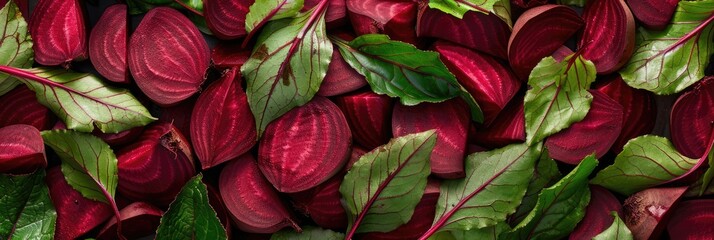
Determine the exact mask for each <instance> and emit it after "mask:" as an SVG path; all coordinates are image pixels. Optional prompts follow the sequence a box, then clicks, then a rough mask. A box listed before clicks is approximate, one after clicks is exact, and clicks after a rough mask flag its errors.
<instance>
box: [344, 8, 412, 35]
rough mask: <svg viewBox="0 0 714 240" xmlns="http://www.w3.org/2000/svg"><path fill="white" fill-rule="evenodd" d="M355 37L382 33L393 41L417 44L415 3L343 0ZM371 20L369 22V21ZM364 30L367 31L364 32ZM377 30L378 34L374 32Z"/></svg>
mask: <svg viewBox="0 0 714 240" xmlns="http://www.w3.org/2000/svg"><path fill="white" fill-rule="evenodd" d="M345 3H347V11H348V15H349V16H350V21H351V22H352V25H353V27H354V29H355V32H356V33H357V35H364V34H369V33H384V34H387V35H389V37H390V38H391V39H393V40H398V41H402V42H407V43H411V44H416V43H417V38H416V31H415V30H414V28H415V26H416V16H417V3H416V2H412V1H403V0H345ZM370 20H371V21H370ZM365 30H369V32H366V31H365ZM374 30H377V31H378V32H374Z"/></svg>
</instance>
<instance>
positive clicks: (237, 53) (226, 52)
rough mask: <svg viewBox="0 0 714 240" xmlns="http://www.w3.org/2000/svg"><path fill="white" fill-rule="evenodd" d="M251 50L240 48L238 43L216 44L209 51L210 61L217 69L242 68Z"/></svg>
mask: <svg viewBox="0 0 714 240" xmlns="http://www.w3.org/2000/svg"><path fill="white" fill-rule="evenodd" d="M250 52H251V49H247V48H246V49H244V48H241V46H240V43H238V42H225V41H223V42H218V43H217V44H216V46H215V47H214V48H213V50H211V61H213V66H214V67H216V68H218V69H228V68H234V67H240V66H243V64H244V63H245V62H246V61H248V58H249V57H250Z"/></svg>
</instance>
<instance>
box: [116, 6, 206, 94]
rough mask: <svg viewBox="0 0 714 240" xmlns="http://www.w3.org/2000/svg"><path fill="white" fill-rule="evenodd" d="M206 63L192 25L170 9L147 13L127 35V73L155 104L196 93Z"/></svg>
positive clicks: (202, 43) (203, 48)
mask: <svg viewBox="0 0 714 240" xmlns="http://www.w3.org/2000/svg"><path fill="white" fill-rule="evenodd" d="M208 64H209V50H208V45H207V44H206V40H204V39H203V36H201V33H200V32H199V31H198V28H196V25H194V24H193V23H192V22H191V21H190V20H188V18H186V17H185V16H184V15H182V14H181V13H180V12H178V11H176V10H174V9H172V8H169V7H157V8H154V9H152V10H151V11H149V13H147V14H146V15H145V16H144V18H143V20H142V21H141V23H139V26H138V27H137V28H136V31H134V33H133V34H132V36H131V41H130V43H129V68H130V69H131V74H132V76H134V80H135V81H136V84H137V85H138V86H139V88H141V91H142V92H144V94H146V96H148V97H149V98H151V100H153V101H154V102H156V103H157V104H159V105H162V106H169V105H174V104H176V103H178V102H180V101H182V100H184V99H186V98H188V97H190V96H191V95H193V94H194V93H196V92H198V90H199V87H200V85H201V83H203V81H204V80H205V79H204V74H205V72H206V69H208Z"/></svg>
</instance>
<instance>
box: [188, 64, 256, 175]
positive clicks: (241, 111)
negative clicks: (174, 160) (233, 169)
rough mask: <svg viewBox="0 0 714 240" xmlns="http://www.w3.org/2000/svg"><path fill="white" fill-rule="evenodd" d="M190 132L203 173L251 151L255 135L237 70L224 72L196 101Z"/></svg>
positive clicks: (251, 117)
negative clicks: (204, 170)
mask: <svg viewBox="0 0 714 240" xmlns="http://www.w3.org/2000/svg"><path fill="white" fill-rule="evenodd" d="M190 128H191V136H193V147H194V150H195V152H196V155H197V156H198V159H199V160H200V161H201V167H202V168H203V169H208V168H211V167H213V166H216V165H218V164H221V163H223V162H225V161H228V160H230V159H233V158H236V157H238V156H240V155H242V154H243V153H245V152H247V151H248V150H250V148H251V147H253V145H254V144H255V142H256V141H257V138H258V135H257V133H256V130H255V121H253V114H251V112H250V108H249V107H248V99H247V96H246V94H245V92H243V89H242V88H241V86H240V70H239V69H238V68H233V69H231V70H229V71H227V72H225V73H224V75H223V77H221V79H219V80H218V81H217V82H214V83H212V84H211V85H210V86H208V88H207V89H206V90H205V91H204V92H203V93H202V94H201V95H200V96H199V97H198V100H197V101H196V105H195V106H194V108H193V113H192V114H191V124H190Z"/></svg>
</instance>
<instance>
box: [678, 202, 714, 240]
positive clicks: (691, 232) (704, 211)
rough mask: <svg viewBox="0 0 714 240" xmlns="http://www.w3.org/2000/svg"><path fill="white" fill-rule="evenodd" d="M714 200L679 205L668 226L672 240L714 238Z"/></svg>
mask: <svg viewBox="0 0 714 240" xmlns="http://www.w3.org/2000/svg"><path fill="white" fill-rule="evenodd" d="M712 226H714V199H696V200H689V201H684V202H681V203H679V204H677V208H676V209H675V210H674V212H673V213H672V217H671V218H670V219H669V224H667V231H668V232H669V238H670V239H709V238H711V237H712V236H714V228H712Z"/></svg>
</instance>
